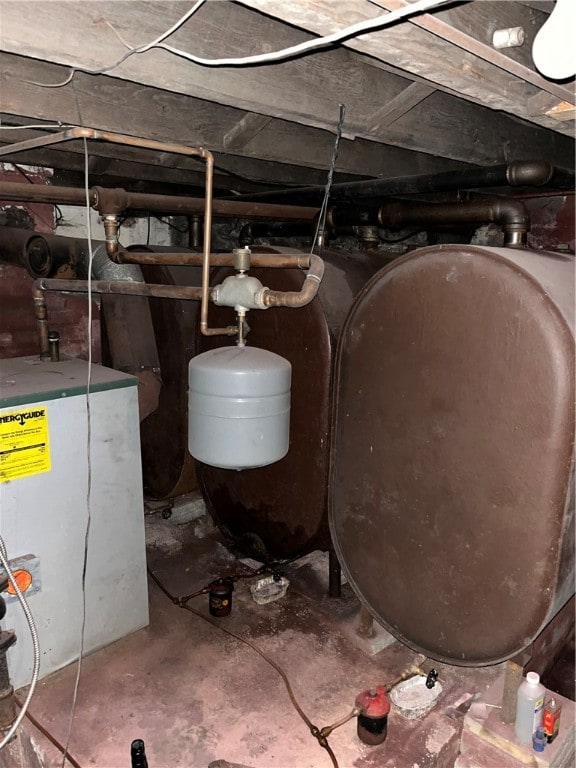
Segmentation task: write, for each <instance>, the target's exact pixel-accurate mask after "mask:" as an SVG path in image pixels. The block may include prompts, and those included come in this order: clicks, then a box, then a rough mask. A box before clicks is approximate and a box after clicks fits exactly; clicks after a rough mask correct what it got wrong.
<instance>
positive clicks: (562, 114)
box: [528, 93, 576, 120]
mask: <svg viewBox="0 0 576 768" xmlns="http://www.w3.org/2000/svg"><path fill="white" fill-rule="evenodd" d="M528 110H529V111H530V114H534V115H538V114H540V115H542V114H543V115H548V117H551V118H553V119H554V120H575V119H576V106H574V104H571V103H570V102H569V101H558V99H556V98H554V96H551V95H550V94H549V93H540V94H538V95H537V96H533V97H532V98H531V99H530V100H529V102H528Z"/></svg>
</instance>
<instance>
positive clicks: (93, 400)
mask: <svg viewBox="0 0 576 768" xmlns="http://www.w3.org/2000/svg"><path fill="white" fill-rule="evenodd" d="M87 378H88V366H87V363H85V362H84V361H81V360H62V361H61V362H57V363H52V362H44V361H40V360H38V358H34V357H28V358H14V359H11V360H1V361H0V446H1V447H0V501H1V504H0V532H1V534H2V537H3V538H4V541H5V543H6V548H7V552H8V557H9V559H10V561H12V564H13V566H14V567H16V568H18V567H22V568H23V569H26V568H28V569H29V570H30V571H31V572H32V583H31V585H30V587H29V589H28V590H27V593H26V594H27V598H28V603H29V606H30V610H31V612H32V615H33V616H34V619H35V623H36V626H37V630H38V635H39V640H40V651H41V665H40V676H41V677H44V676H46V675H48V674H50V673H51V672H54V671H55V670H57V669H60V668H61V667H63V666H65V665H66V664H69V663H70V662H72V661H74V660H75V659H77V657H78V652H79V646H80V631H81V622H82V600H83V597H82V567H83V561H84V539H85V532H86V524H87V516H88V466H89V465H88V442H87V441H88V418H87V407H86V400H87V397H86V388H87ZM136 385H137V379H136V378H135V377H133V376H129V375H127V374H124V373H120V372H118V371H113V370H110V369H107V368H104V367H102V366H98V365H94V366H93V367H92V374H91V385H90V396H89V407H90V433H91V434H90V452H89V456H90V472H91V489H90V494H89V496H90V502H89V506H90V516H91V525H90V535H89V548H88V560H87V570H86V631H85V643H84V649H85V652H86V653H88V652H90V651H94V650H96V649H97V648H101V647H102V646H105V645H108V644H109V643H111V642H112V641H114V640H117V639H119V638H121V637H123V636H124V635H127V634H128V633H130V632H133V631H135V630H137V629H140V628H141V627H144V626H146V625H147V624H148V590H147V581H146V557H145V542H144V513H143V498H142V473H141V463H140V442H139V419H138V402H137V386H136ZM4 595H5V596H6V593H4ZM7 603H8V607H7V613H6V616H5V618H4V620H3V622H2V626H3V628H4V629H15V630H16V634H17V642H16V645H14V646H12V647H11V648H10V649H9V650H8V653H7V658H8V664H9V669H10V674H11V679H12V684H13V685H14V687H15V688H18V687H20V686H23V685H26V684H28V683H29V682H30V677H31V674H32V663H33V657H32V642H31V639H30V633H29V630H28V626H27V623H26V619H25V617H24V615H23V612H22V609H21V607H20V605H19V603H18V602H17V599H16V597H8V599H7Z"/></svg>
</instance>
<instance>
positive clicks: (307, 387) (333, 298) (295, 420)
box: [197, 248, 376, 561]
mask: <svg viewBox="0 0 576 768" xmlns="http://www.w3.org/2000/svg"><path fill="white" fill-rule="evenodd" d="M264 250H266V251H274V252H277V253H282V252H283V249H280V248H275V249H272V248H265V249H264ZM284 251H285V249H284ZM292 252H294V251H292ZM321 256H322V258H323V259H324V262H325V272H324V278H323V280H322V283H321V285H320V289H319V293H318V296H317V297H316V299H314V301H313V302H312V303H311V304H309V305H308V306H306V307H302V308H300V309H287V308H273V309H268V310H266V311H258V310H254V311H251V312H249V313H248V317H247V319H248V323H249V325H250V328H251V330H250V333H249V336H248V344H249V345H253V346H255V347H261V348H262V349H267V350H270V351H272V352H276V353H277V354H279V355H281V356H282V357H285V358H286V359H287V360H289V361H290V363H291V364H292V396H291V415H290V448H289V451H288V454H287V456H286V457H285V458H284V459H282V460H280V461H278V462H276V463H275V464H271V465H270V466H267V467H262V468H258V469H246V470H243V471H241V472H237V471H234V470H227V469H218V468H215V467H210V466H207V465H205V464H200V463H198V464H197V474H198V479H199V483H200V487H201V490H202V493H203V495H204V498H205V500H206V503H207V505H208V509H209V511H210V513H211V515H212V516H213V518H214V519H215V521H216V522H217V524H218V525H219V527H220V528H221V530H222V531H223V532H224V533H225V534H226V536H227V537H228V538H229V539H231V540H232V541H233V542H234V543H235V544H236V546H237V547H238V549H239V550H240V551H241V552H243V553H244V554H247V555H250V556H252V557H255V558H257V559H258V560H262V561H268V560H276V559H287V558H293V557H296V556H298V555H302V554H305V553H306V552H310V551H312V550H314V549H324V550H326V549H328V548H329V546H330V536H329V530H328V521H327V512H326V499H327V476H328V448H329V431H330V430H329V426H330V411H331V389H332V372H333V359H334V354H335V346H336V341H337V338H338V335H339V332H340V329H341V326H342V324H343V322H344V319H345V317H346V314H347V312H348V310H349V308H350V306H351V304H352V301H353V299H354V297H355V296H356V294H357V293H358V291H359V290H360V288H361V287H362V285H364V283H365V282H366V281H367V280H368V279H369V277H370V276H371V275H372V274H373V273H374V272H375V271H376V266H375V263H374V262H373V261H371V260H370V257H369V255H367V254H363V253H361V252H358V253H353V254H347V253H338V252H327V251H323V252H322V253H321ZM228 274H230V272H229V271H226V270H220V271H219V272H218V273H217V274H216V275H214V278H213V280H212V284H213V285H215V284H217V283H220V282H221V281H222V280H223V279H224V278H225V277H226V276H227V275H228ZM250 274H251V275H253V276H255V277H257V278H258V279H259V280H261V282H262V283H263V284H264V285H266V286H268V287H270V288H273V289H275V290H281V291H298V290H299V289H300V288H301V286H302V283H303V281H304V273H303V272H302V271H301V270H290V269H252V270H251V271H250ZM233 321H234V312H233V310H231V309H226V308H218V307H213V306H211V307H210V323H211V325H214V326H221V325H228V324H230V323H231V322H233ZM230 344H233V341H231V340H230V339H226V338H222V337H209V338H206V337H204V338H203V339H202V341H201V347H200V351H205V350H207V349H213V348H214V347H216V346H224V345H230Z"/></svg>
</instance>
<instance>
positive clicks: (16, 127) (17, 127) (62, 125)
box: [0, 123, 76, 131]
mask: <svg viewBox="0 0 576 768" xmlns="http://www.w3.org/2000/svg"><path fill="white" fill-rule="evenodd" d="M26 128H58V130H59V131H61V130H62V128H76V126H75V125H67V124H66V123H54V124H49V125H47V124H46V123H43V124H42V125H40V124H38V125H2V124H0V131H23V130H25V129H26Z"/></svg>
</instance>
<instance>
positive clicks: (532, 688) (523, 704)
mask: <svg viewBox="0 0 576 768" xmlns="http://www.w3.org/2000/svg"><path fill="white" fill-rule="evenodd" d="M545 694H546V688H544V686H543V685H541V683H540V675H538V674H537V673H536V672H528V674H527V675H526V679H525V680H524V681H523V682H522V683H521V684H520V687H519V688H518V697H517V707H516V724H515V731H516V738H517V739H518V741H519V742H520V743H521V744H530V745H531V744H532V734H533V733H534V732H535V731H536V729H537V728H539V727H540V726H541V725H542V716H543V710H544V696H545Z"/></svg>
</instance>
